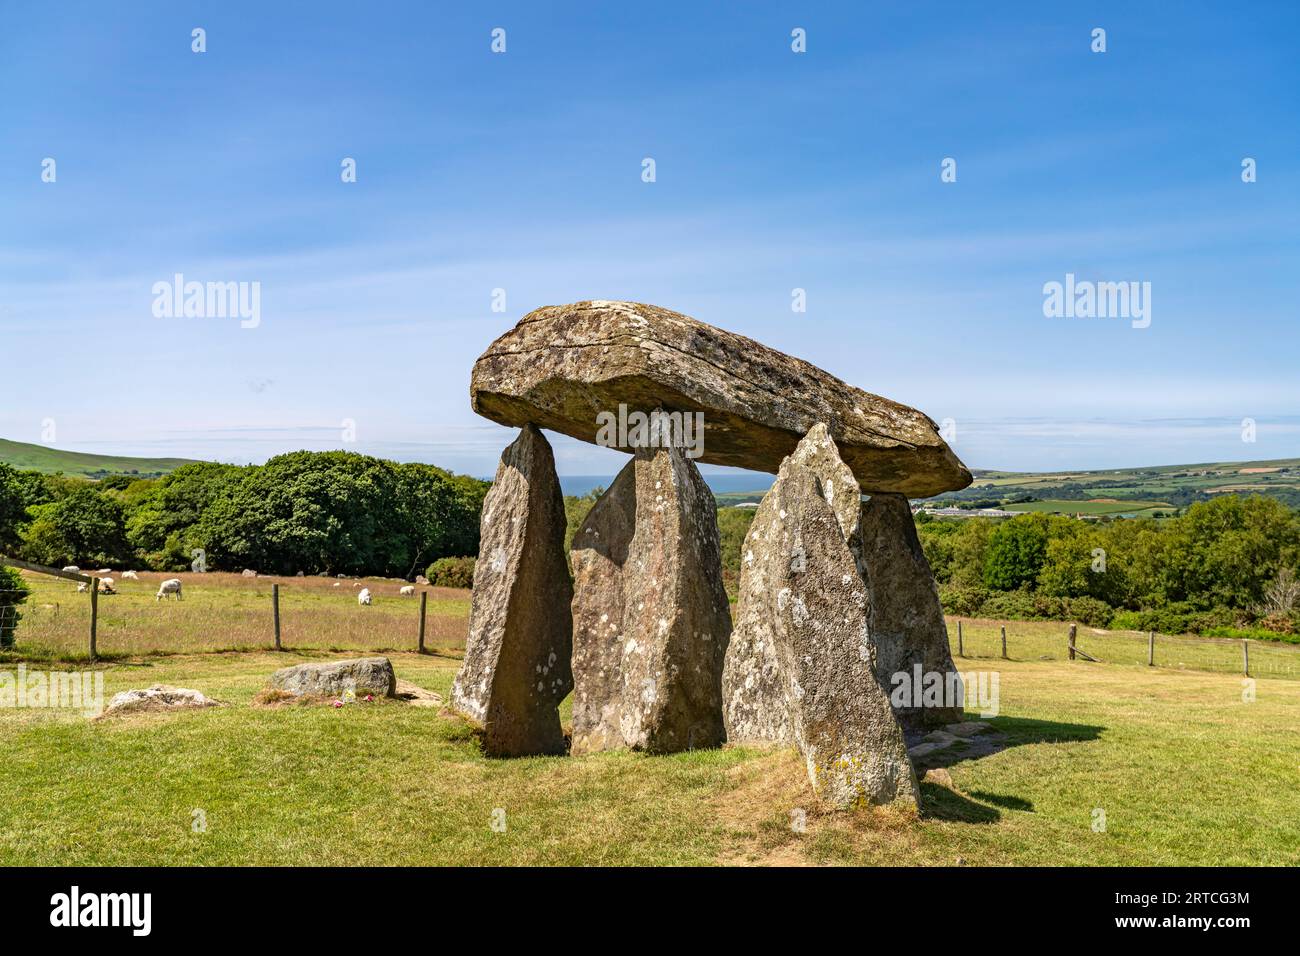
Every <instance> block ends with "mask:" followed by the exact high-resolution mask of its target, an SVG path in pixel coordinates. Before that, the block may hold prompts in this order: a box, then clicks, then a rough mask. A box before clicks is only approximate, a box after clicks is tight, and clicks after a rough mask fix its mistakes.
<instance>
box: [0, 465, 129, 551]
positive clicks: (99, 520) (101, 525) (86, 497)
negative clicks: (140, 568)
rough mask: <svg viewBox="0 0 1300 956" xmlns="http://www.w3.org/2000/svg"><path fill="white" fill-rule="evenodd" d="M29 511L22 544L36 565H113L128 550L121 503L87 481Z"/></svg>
mask: <svg viewBox="0 0 1300 956" xmlns="http://www.w3.org/2000/svg"><path fill="white" fill-rule="evenodd" d="M30 512H31V514H32V516H33V520H32V522H31V524H30V525H28V526H27V528H26V529H25V530H24V532H23V545H22V547H23V551H24V553H25V554H26V555H27V556H28V557H29V558H31V560H33V561H36V562H37V563H39V564H48V565H56V566H57V565H61V564H67V563H69V562H76V563H82V562H84V563H90V564H116V563H118V562H121V561H123V560H125V558H126V557H127V555H128V553H129V549H128V548H127V543H126V529H125V521H124V516H123V512H122V506H121V505H120V504H119V503H118V502H117V501H115V500H114V499H112V498H110V497H109V496H107V495H104V494H101V493H100V492H98V491H96V490H95V488H94V487H93V486H91V485H89V484H87V485H86V486H85V487H82V488H78V489H77V490H75V491H72V492H70V493H69V494H68V495H66V496H65V497H63V498H61V499H59V500H57V501H52V502H50V503H49V504H44V505H37V506H36V507H35V508H32V509H30Z"/></svg>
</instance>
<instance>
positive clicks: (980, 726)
mask: <svg viewBox="0 0 1300 956" xmlns="http://www.w3.org/2000/svg"><path fill="white" fill-rule="evenodd" d="M943 729H944V730H946V731H947V732H948V733H950V734H952V735H953V736H956V737H974V736H975V735H977V734H986V733H988V732H989V731H990V730H992V729H993V727H992V725H991V724H986V723H983V722H982V721H978V720H963V721H962V722H961V723H959V724H948V725H947V726H945V727H944V728H943Z"/></svg>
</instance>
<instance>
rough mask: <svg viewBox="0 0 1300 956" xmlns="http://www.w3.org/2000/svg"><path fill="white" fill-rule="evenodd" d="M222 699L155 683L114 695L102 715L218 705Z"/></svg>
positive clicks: (185, 688) (184, 688)
mask: <svg viewBox="0 0 1300 956" xmlns="http://www.w3.org/2000/svg"><path fill="white" fill-rule="evenodd" d="M219 704H220V701H216V700H213V699H212V698H211V697H206V696H204V695H203V694H202V693H201V692H200V691H197V690H191V689H190V688H188V687H169V686H168V685H166V684H154V685H153V686H152V687H149V688H147V689H137V690H124V691H121V692H119V693H117V694H114V695H113V698H112V699H111V700H110V701H109V702H108V706H107V707H105V708H104V710H103V713H101V714H100V716H101V717H112V716H120V715H124V714H135V713H146V712H154V711H167V710H184V709H187V708H193V707H216V706H218V705H219Z"/></svg>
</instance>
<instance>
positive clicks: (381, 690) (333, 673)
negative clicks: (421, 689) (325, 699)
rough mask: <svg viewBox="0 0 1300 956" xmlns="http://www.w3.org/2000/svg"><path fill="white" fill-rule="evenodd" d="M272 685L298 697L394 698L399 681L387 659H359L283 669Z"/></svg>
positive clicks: (272, 680) (273, 675) (275, 675)
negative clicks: (367, 696)
mask: <svg viewBox="0 0 1300 956" xmlns="http://www.w3.org/2000/svg"><path fill="white" fill-rule="evenodd" d="M271 686H272V687H274V688H275V689H276V690H282V691H285V692H287V693H290V694H294V695H295V696H304V695H309V696H332V697H337V696H339V695H341V694H344V693H346V692H348V691H352V692H353V693H355V694H358V695H365V694H374V695H375V696H376V697H392V696H393V693H394V691H395V689H396V686H397V678H396V676H395V675H394V674H393V664H392V662H391V661H390V660H389V659H388V658H387V657H358V658H353V659H350V660H345V661H325V662H322V663H307V664H295V665H293V666H292V667H283V668H281V669H280V670H278V671H276V672H275V673H274V674H272V675H271Z"/></svg>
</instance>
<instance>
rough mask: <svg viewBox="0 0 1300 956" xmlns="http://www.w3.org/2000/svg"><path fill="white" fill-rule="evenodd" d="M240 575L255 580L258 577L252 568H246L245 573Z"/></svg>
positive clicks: (241, 572)
mask: <svg viewBox="0 0 1300 956" xmlns="http://www.w3.org/2000/svg"><path fill="white" fill-rule="evenodd" d="M239 573H240V574H241V575H242V576H243V577H246V578H255V577H257V572H256V571H254V570H253V569H252V568H244V570H243V571H240V572H239Z"/></svg>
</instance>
